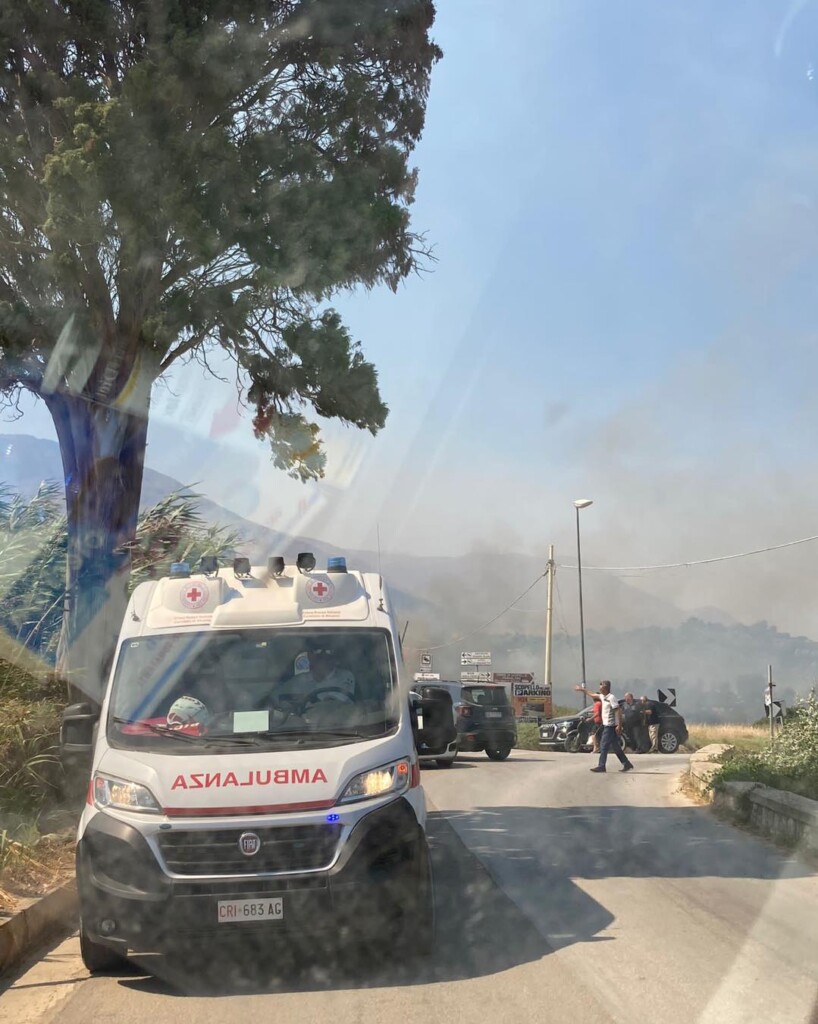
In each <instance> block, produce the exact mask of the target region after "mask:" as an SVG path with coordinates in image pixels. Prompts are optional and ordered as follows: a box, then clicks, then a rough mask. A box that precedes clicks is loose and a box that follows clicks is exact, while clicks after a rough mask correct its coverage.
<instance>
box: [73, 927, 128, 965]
mask: <svg viewBox="0 0 818 1024" xmlns="http://www.w3.org/2000/svg"><path fill="white" fill-rule="evenodd" d="M80 955H81V956H82V962H83V963H84V964H85V966H86V968H87V969H88V972H89V973H90V974H101V973H103V972H107V971H121V970H123V968H125V967H126V966H127V963H128V961H127V959H126V958H125V957H124V956H123V955H122V954H121V953H117V951H116V950H115V949H111V947H110V946H103V945H102V943H100V942H94V940H93V939H91V938H89V937H88V934H87V932H86V931H85V929H84V928H83V926H82V921H80Z"/></svg>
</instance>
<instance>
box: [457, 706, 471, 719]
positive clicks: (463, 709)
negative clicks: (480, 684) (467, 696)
mask: <svg viewBox="0 0 818 1024" xmlns="http://www.w3.org/2000/svg"><path fill="white" fill-rule="evenodd" d="M455 711H456V712H457V713H458V715H461V716H462V717H463V718H471V717H472V714H473V709H472V708H470V707H469V705H468V704H458V705H456V707H455Z"/></svg>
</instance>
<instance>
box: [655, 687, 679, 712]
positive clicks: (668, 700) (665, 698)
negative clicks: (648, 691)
mask: <svg viewBox="0 0 818 1024" xmlns="http://www.w3.org/2000/svg"><path fill="white" fill-rule="evenodd" d="M656 695H657V696H658V698H659V702H660V703H661V704H667V706H668V707H669V708H675V707H676V691H675V690H671V688H670V687H668V688H667V693H665V691H664V690H657V691H656Z"/></svg>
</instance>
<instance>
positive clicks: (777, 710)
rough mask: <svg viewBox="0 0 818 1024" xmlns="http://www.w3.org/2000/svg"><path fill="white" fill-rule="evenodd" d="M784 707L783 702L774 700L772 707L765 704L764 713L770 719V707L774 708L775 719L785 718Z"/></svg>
mask: <svg viewBox="0 0 818 1024" xmlns="http://www.w3.org/2000/svg"><path fill="white" fill-rule="evenodd" d="M782 705H783V701H780V700H774V701H773V702H772V705H770V704H767V703H766V702H765V705H764V713H765V715H766V716H767V718H769V717H770V707H771V706H772V709H773V718H783V717H784V708H783V706H782Z"/></svg>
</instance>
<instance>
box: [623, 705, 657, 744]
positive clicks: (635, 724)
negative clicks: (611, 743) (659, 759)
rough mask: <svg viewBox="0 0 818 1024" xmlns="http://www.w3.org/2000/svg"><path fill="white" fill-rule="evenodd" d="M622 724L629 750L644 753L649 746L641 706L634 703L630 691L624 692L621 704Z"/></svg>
mask: <svg viewBox="0 0 818 1024" xmlns="http://www.w3.org/2000/svg"><path fill="white" fill-rule="evenodd" d="M622 726H623V728H624V731H625V741H626V743H627V744H628V746H629V747H630V748H631V750H635V751H636V752H637V754H644V753H645V751H646V750H647V748H648V747H649V746H650V741H649V739H648V732H647V729H646V728H645V725H644V721H643V714H642V707H641V705H640V704H637V703H636V701H635V700H634V698H633V694H632V693H626V694H625V700H624V702H623V704H622Z"/></svg>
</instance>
